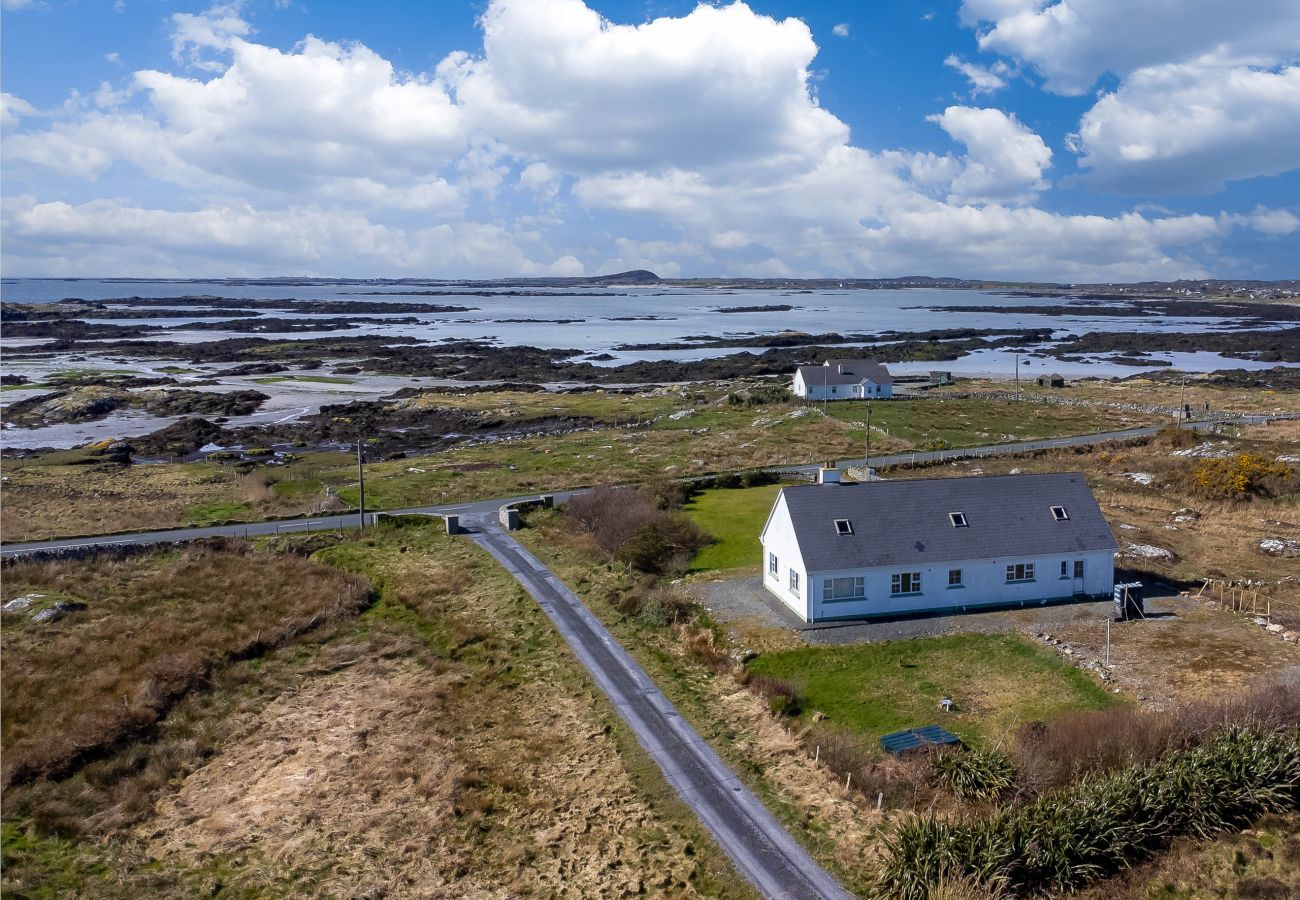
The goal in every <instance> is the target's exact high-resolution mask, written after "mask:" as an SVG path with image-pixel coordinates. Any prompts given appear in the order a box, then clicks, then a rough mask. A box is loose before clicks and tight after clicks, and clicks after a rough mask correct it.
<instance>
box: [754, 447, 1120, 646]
mask: <svg viewBox="0 0 1300 900" xmlns="http://www.w3.org/2000/svg"><path fill="white" fill-rule="evenodd" d="M760 540H761V542H762V545H763V586H764V587H765V588H767V590H769V591H771V592H772V593H773V594H775V595H776V596H777V597H779V598H780V599H781V601H782V602H783V603H785V604H786V605H787V606H789V607H790V608H791V609H792V610H794V612H795V614H796V615H797V616H799V617H800V618H801V619H803V620H804V621H806V622H824V621H829V620H834V619H863V618H879V617H891V616H900V615H915V614H922V613H933V612H966V611H970V610H976V609H987V608H994V607H1016V606H1028V605H1044V604H1048V603H1056V602H1066V601H1071V600H1083V599H1090V600H1091V599H1105V598H1108V597H1109V596H1110V593H1111V591H1112V589H1113V587H1114V582H1115V551H1116V550H1118V549H1119V546H1118V544H1116V542H1115V536H1114V535H1113V534H1112V533H1111V530H1110V526H1109V525H1107V524H1106V520H1105V518H1104V517H1103V516H1102V514H1101V509H1100V508H1099V507H1098V505H1097V500H1096V498H1095V497H1093V495H1092V491H1091V490H1090V489H1089V487H1088V484H1087V482H1086V481H1085V480H1084V477H1083V475H1082V474H1080V473H1077V472H1067V473H1058V474H1050V475H999V476H986V477H967V478H929V479H916V480H907V481H869V482H863V483H861V484H852V483H843V484H841V483H840V482H839V477H838V472H837V471H836V470H834V469H827V470H823V476H822V479H821V483H818V484H810V485H799V486H797V487H787V488H784V489H783V490H782V491H781V492H780V493H779V494H778V495H777V498H776V503H775V504H774V505H773V507H772V511H771V513H769V514H768V517H767V523H766V525H764V526H763V532H762V535H761V537H760Z"/></svg>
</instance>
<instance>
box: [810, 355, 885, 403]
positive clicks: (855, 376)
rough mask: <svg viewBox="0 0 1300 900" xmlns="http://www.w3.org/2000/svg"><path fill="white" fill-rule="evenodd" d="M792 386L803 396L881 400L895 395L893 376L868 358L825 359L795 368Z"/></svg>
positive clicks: (819, 398) (812, 398) (815, 398)
mask: <svg viewBox="0 0 1300 900" xmlns="http://www.w3.org/2000/svg"><path fill="white" fill-rule="evenodd" d="M792 389H793V391H794V395H795V396H796V397H802V398H804V399H805V400H865V399H881V400H884V399H887V398H889V397H892V396H893V395H894V378H893V376H892V375H890V374H889V370H888V369H886V368H885V367H884V366H883V365H881V364H880V363H878V362H873V361H872V360H869V359H828V360H826V362H825V363H824V364H822V365H820V366H799V367H798V368H797V369H795V370H794V385H793V388H792Z"/></svg>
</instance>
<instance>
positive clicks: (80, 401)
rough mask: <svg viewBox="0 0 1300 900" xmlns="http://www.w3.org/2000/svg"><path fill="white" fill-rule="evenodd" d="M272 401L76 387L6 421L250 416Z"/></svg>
mask: <svg viewBox="0 0 1300 900" xmlns="http://www.w3.org/2000/svg"><path fill="white" fill-rule="evenodd" d="M267 399H268V397H267V395H266V394H263V393H262V392H261V391H230V392H228V393H224V394H218V393H209V392H207V391H189V390H144V391H129V390H126V389H123V388H119V387H107V386H102V385H100V386H85V387H74V388H69V389H68V390H64V391H55V392H54V393H51V394H41V395H40V396H38V397H31V398H28V399H26V400H20V401H18V402H17V403H14V404H13V405H11V406H10V407H9V408H8V409H7V410H6V411H5V412H6V415H5V419H6V420H7V421H9V422H12V423H13V424H15V425H19V426H21V427H25V428H39V427H42V426H45V425H52V424H57V423H64V422H93V421H95V420H96V419H102V418H104V417H106V416H109V415H111V414H112V413H114V412H116V411H117V410H119V409H138V410H143V411H145V412H148V413H152V414H153V415H155V416H177V415H186V414H190V413H196V414H199V415H226V416H246V415H248V414H249V413H252V412H255V411H256V410H257V409H258V407H260V406H261V405H262V403H263V402H264V401H266V400H267Z"/></svg>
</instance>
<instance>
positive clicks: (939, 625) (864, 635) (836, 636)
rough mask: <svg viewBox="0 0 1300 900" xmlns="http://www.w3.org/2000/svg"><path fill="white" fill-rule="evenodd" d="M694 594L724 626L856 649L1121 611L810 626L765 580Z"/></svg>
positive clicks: (1038, 610)
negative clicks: (740, 624) (761, 627)
mask: <svg viewBox="0 0 1300 900" xmlns="http://www.w3.org/2000/svg"><path fill="white" fill-rule="evenodd" d="M690 591H691V593H692V594H693V595H694V596H695V597H696V599H698V600H699V602H701V603H702V604H703V605H704V606H705V607H706V608H707V609H708V610H709V612H710V613H711V614H712V615H713V617H714V618H715V619H717V620H718V621H720V622H732V621H736V620H739V619H751V620H758V621H761V622H763V623H764V624H767V625H770V626H772V627H775V628H789V629H790V630H792V631H796V632H798V634H799V636H800V637H801V638H803V639H804V640H805V641H807V642H808V643H810V644H856V643H865V642H872V641H892V640H900V639H905V638H917V637H934V636H936V635H941V634H954V633H958V632H998V631H1027V632H1030V633H1034V632H1039V631H1044V630H1050V629H1051V628H1053V627H1056V626H1059V625H1061V624H1065V623H1077V622H1086V621H1095V622H1098V623H1100V622H1101V621H1102V620H1104V619H1105V618H1106V616H1108V615H1109V614H1111V613H1112V612H1113V611H1114V609H1115V607H1114V604H1112V603H1110V602H1090V603H1066V604H1060V605H1055V606H1037V607H1031V608H1027V609H1011V610H999V611H995V612H981V613H963V614H961V615H955V616H925V617H917V618H907V619H897V620H892V621H884V622H880V621H877V622H828V623H822V624H815V625H809V624H807V623H805V622H802V621H800V620H799V618H798V617H797V616H796V615H795V614H794V613H793V612H790V611H788V610H786V609H785V608H784V607H783V605H782V604H781V601H779V600H777V599H776V598H775V597H773V596H772V595H771V594H769V593H768V592H767V591H765V590H764V589H763V586H762V582H761V580H760V577H759V576H757V575H753V576H750V577H748V578H736V579H731V580H728V581H709V582H698V583H696V584H692V585H690Z"/></svg>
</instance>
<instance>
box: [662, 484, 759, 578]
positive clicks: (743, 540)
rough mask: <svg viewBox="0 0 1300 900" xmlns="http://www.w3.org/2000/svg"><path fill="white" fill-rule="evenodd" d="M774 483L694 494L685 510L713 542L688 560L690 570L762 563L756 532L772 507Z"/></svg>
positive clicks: (757, 532) (706, 569)
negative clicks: (707, 533) (712, 538)
mask: <svg viewBox="0 0 1300 900" xmlns="http://www.w3.org/2000/svg"><path fill="white" fill-rule="evenodd" d="M780 489H781V486H780V485H778V484H772V485H764V486H763V487H753V488H735V489H717V490H711V491H704V492H702V493H700V494H698V495H697V496H696V497H694V498H693V499H692V500H691V502H690V503H688V504H687V505H686V507H685V512H686V514H687V515H689V516H690V517H691V518H692V519H694V520H695V521H696V522H697V523H699V524H700V525H701V526H703V527H704V529H705V530H706V531H708V532H709V534H711V535H713V536H714V538H716V539H717V540H716V542H715V543H713V544H710V545H709V546H707V547H705V548H704V549H703V550H701V551H700V552H699V553H697V554H696V555H695V559H694V560H692V561H691V566H690V571H692V572H708V571H714V570H725V569H738V568H741V567H744V566H757V565H759V563H760V562H762V547H760V546H759V543H758V534H759V532H760V531H761V530H762V528H763V523H764V522H765V521H767V514H768V513H769V512H770V511H771V509H772V503H773V502H774V501H775V500H776V495H777V492H778V491H780Z"/></svg>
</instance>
